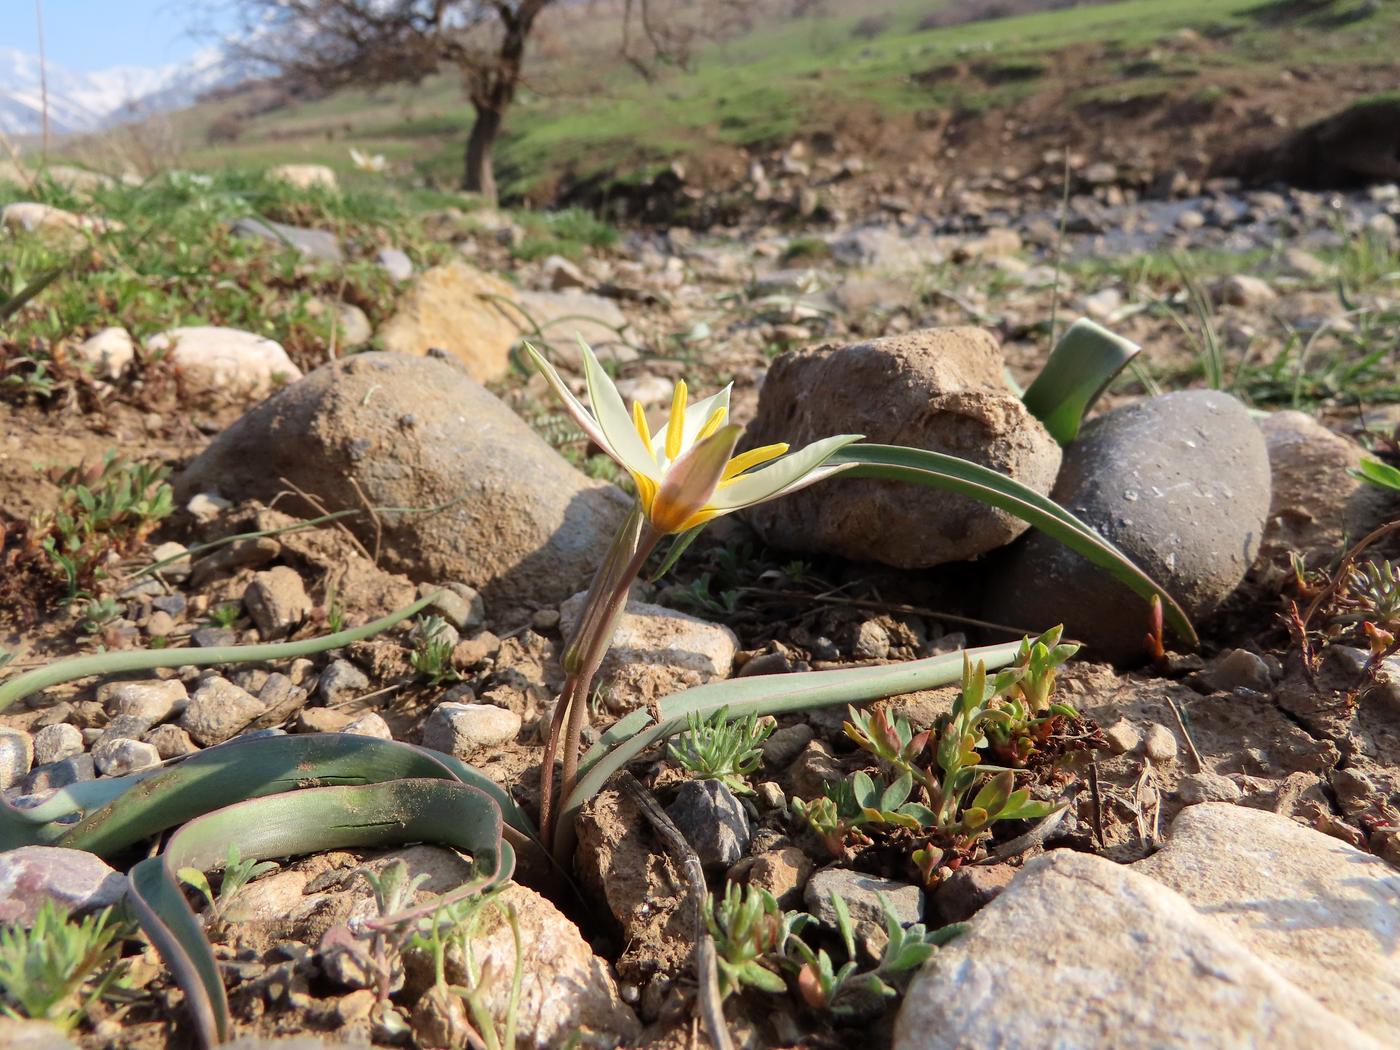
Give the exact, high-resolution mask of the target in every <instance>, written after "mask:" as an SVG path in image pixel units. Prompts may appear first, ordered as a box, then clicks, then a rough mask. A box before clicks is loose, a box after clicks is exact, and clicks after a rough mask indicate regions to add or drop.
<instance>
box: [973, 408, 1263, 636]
mask: <svg viewBox="0 0 1400 1050" xmlns="http://www.w3.org/2000/svg"><path fill="white" fill-rule="evenodd" d="M1051 496H1052V498H1054V499H1055V500H1056V501H1057V502H1058V503H1059V504H1060V505H1061V506H1063V507H1065V508H1066V509H1068V510H1069V511H1070V512H1071V513H1073V514H1075V515H1076V516H1077V517H1079V518H1080V520H1082V521H1085V522H1087V523H1088V524H1090V525H1092V526H1093V527H1094V528H1096V529H1098V531H1099V532H1100V533H1102V534H1103V535H1104V536H1105V537H1106V538H1107V539H1108V540H1110V541H1111V542H1113V543H1114V544H1116V545H1117V546H1118V547H1119V549H1121V550H1122V551H1124V552H1125V553H1126V554H1127V555H1128V557H1130V558H1131V559H1133V561H1134V562H1136V563H1137V564H1138V565H1139V566H1141V567H1142V569H1143V570H1144V571H1145V572H1147V574H1148V575H1150V576H1152V577H1153V578H1154V579H1156V580H1157V582H1158V583H1160V584H1162V585H1163V586H1164V587H1166V589H1167V590H1168V591H1169V592H1170V593H1171V594H1172V595H1173V596H1174V597H1175V598H1176V600H1177V601H1178V602H1180V603H1181V605H1182V606H1183V607H1184V608H1185V610H1186V612H1187V614H1188V615H1190V616H1191V617H1193V618H1197V619H1198V618H1200V617H1202V616H1204V615H1206V614H1207V613H1209V612H1211V611H1212V610H1214V609H1215V608H1216V606H1218V605H1219V604H1220V602H1221V601H1223V600H1224V599H1225V598H1226V597H1227V596H1228V595H1229V594H1230V593H1231V592H1232V591H1233V590H1234V589H1235V588H1236V587H1237V586H1239V584H1240V581H1241V580H1243V579H1244V575H1245V572H1246V571H1247V570H1248V569H1249V566H1250V564H1251V563H1252V562H1253V560H1254V556H1255V553H1256V552H1257V551H1258V549H1259V541H1260V537H1261V536H1262V535H1263V532H1264V520H1265V515H1266V513H1267V511H1268V507H1269V462H1268V454H1267V452H1266V450H1265V447H1264V440H1263V438H1262V437H1261V436H1260V434H1259V430H1258V428H1257V427H1255V426H1254V423H1253V421H1252V420H1251V419H1250V417H1249V413H1248V412H1247V411H1246V410H1245V408H1244V406H1243V405H1241V404H1240V403H1239V402H1238V401H1236V400H1235V399H1234V398H1232V397H1230V396H1229V395H1228V394H1222V393H1218V392H1216V391H1212V390H1186V391H1181V392H1178V393H1173V394H1167V395H1165V396H1163V397H1157V398H1151V399H1149V400H1146V401H1141V402H1138V403H1136V404H1132V405H1128V406H1126V407H1124V408H1120V409H1117V410H1116V411H1114V412H1111V413H1109V414H1108V415H1106V416H1102V417H1100V418H1099V419H1096V420H1094V421H1093V422H1092V423H1090V424H1089V426H1087V427H1086V428H1085V429H1084V431H1083V432H1082V434H1081V436H1080V438H1079V440H1077V441H1076V442H1074V444H1073V445H1071V446H1070V447H1069V448H1068V449H1067V450H1066V452H1065V462H1064V466H1063V467H1062V468H1061V470H1060V476H1059V479H1058V481H1057V482H1056V483H1055V489H1054V491H1053V492H1052V493H1051ZM985 591H986V594H987V595H988V596H989V599H990V600H989V602H988V606H987V609H986V613H985V615H986V617H987V618H988V619H990V620H993V621H995V622H998V623H1014V624H1016V625H1017V626H1018V627H1025V628H1028V629H1033V630H1043V629H1045V628H1047V627H1051V626H1053V625H1055V624H1057V623H1063V624H1064V625H1065V634H1066V636H1067V637H1071V638H1078V639H1082V640H1083V641H1085V642H1086V643H1088V646H1089V648H1088V649H1087V650H1086V654H1092V656H1093V657H1095V658H1097V659H1108V660H1114V661H1120V662H1130V661H1133V660H1142V659H1144V658H1145V656H1146V650H1145V647H1144V644H1143V639H1144V638H1145V636H1146V635H1147V634H1148V631H1149V629H1150V626H1151V614H1150V611H1149V608H1148V605H1147V603H1146V602H1145V601H1143V600H1142V599H1141V598H1139V597H1138V596H1137V595H1135V594H1134V593H1133V592H1132V591H1130V590H1128V588H1127V587H1125V586H1124V585H1123V584H1121V583H1119V582H1117V581H1116V580H1114V579H1113V578H1112V577H1111V576H1109V575H1108V574H1107V573H1105V572H1103V571H1101V570H1099V569H1097V568H1095V567H1094V566H1093V565H1092V564H1090V563H1089V561H1087V560H1086V559H1085V558H1083V557H1081V556H1080V555H1078V554H1075V553H1074V552H1073V551H1071V550H1069V548H1067V547H1065V546H1063V545H1062V544H1060V543H1058V542H1057V541H1055V540H1053V539H1051V538H1050V537H1048V536H1045V535H1043V534H1041V533H1035V534H1032V535H1030V536H1028V537H1027V538H1026V539H1025V540H1023V541H1022V542H1021V543H1019V544H1017V546H1016V547H1015V549H1014V550H1013V551H1011V552H1008V556H1007V557H1005V558H1004V559H1001V560H1000V564H999V565H998V566H997V568H996V569H995V571H994V572H992V573H991V574H990V579H989V580H988V581H987V586H986V588H985Z"/></svg>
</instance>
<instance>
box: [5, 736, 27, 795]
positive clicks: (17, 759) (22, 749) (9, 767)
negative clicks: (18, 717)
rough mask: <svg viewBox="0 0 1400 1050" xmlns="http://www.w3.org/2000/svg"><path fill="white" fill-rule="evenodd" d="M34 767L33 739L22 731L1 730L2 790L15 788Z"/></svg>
mask: <svg viewBox="0 0 1400 1050" xmlns="http://www.w3.org/2000/svg"><path fill="white" fill-rule="evenodd" d="M33 765H34V740H33V738H31V737H30V735H29V734H28V733H26V732H25V731H24V730H22V729H6V728H0V790H3V789H5V788H8V787H13V786H14V785H15V784H16V783H17V782H18V781H19V780H20V779H21V778H22V777H23V776H25V774H27V773H28V772H29V770H30V767H31V766H33Z"/></svg>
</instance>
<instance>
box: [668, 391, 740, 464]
mask: <svg viewBox="0 0 1400 1050" xmlns="http://www.w3.org/2000/svg"><path fill="white" fill-rule="evenodd" d="M733 387H734V384H733V383H730V384H729V386H727V387H725V388H724V389H723V390H721V391H720V392H719V393H717V394H711V395H710V396H709V397H707V398H702V399H701V400H699V401H696V402H695V403H694V404H691V405H688V406H686V410H685V436H684V437H683V438H682V439H681V447H682V448H689V447H690V446H691V445H693V444H695V442H696V441H697V440H698V439H699V437H700V428H701V427H703V426H704V425H705V424H706V423H708V422H709V420H710V417H711V416H712V415H714V414H715V410H716V409H719V408H722V409H724V410H725V413H726V414H728V412H729V392H730V390H732V389H733Z"/></svg>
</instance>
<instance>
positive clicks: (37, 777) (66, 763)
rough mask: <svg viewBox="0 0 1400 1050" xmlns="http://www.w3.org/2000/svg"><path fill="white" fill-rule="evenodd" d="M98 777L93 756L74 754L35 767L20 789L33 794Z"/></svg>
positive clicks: (22, 782) (27, 793)
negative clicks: (70, 756)
mask: <svg viewBox="0 0 1400 1050" xmlns="http://www.w3.org/2000/svg"><path fill="white" fill-rule="evenodd" d="M96 778H97V767H96V766H95V765H94V764H93V761H92V756H91V755H74V756H73V757H72V758H65V759H62V760H60V761H58V762H50V763H49V764H48V765H45V766H39V767H37V768H35V769H34V770H32V771H31V772H30V774H29V775H28V776H27V777H25V778H24V779H23V780H22V781H20V790H21V793H22V794H26V795H32V794H35V793H37V792H41V791H56V790H57V789H59V788H65V787H67V786H68V785H69V784H77V783H79V782H80V781H84V780H95V779H96Z"/></svg>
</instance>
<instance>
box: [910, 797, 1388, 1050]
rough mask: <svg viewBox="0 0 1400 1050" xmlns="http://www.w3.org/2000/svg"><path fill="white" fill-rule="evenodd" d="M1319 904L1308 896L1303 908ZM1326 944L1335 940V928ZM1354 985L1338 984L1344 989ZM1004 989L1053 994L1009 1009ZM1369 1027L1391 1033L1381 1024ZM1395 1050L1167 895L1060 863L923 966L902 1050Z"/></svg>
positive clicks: (1043, 862)
mask: <svg viewBox="0 0 1400 1050" xmlns="http://www.w3.org/2000/svg"><path fill="white" fill-rule="evenodd" d="M1207 808H1211V807H1205V806H1195V807H1192V808H1191V809H1188V810H1186V811H1185V813H1187V814H1190V813H1195V812H1198V811H1200V810H1202V809H1207ZM1338 845H1339V846H1340V845H1341V844H1340V843H1338ZM1211 857H1212V859H1211V861H1210V865H1211V866H1210V867H1205V868H1203V867H1202V866H1201V862H1199V861H1198V862H1197V865H1196V866H1195V869H1194V874H1193V878H1195V879H1198V880H1201V879H1202V875H1203V872H1209V871H1210V870H1211V868H1213V866H1214V865H1215V864H1216V863H1217V862H1218V861H1219V860H1220V859H1221V858H1220V857H1219V855H1218V854H1211ZM1378 863H1380V862H1378ZM1312 899H1313V895H1312V894H1311V893H1308V894H1307V895H1306V896H1304V897H1303V898H1302V899H1300V900H1299V901H1298V902H1297V903H1298V904H1300V905H1303V906H1304V907H1306V906H1308V903H1309V902H1311V901H1312ZM1250 903H1251V902H1250V901H1249V900H1248V899H1242V898H1235V899H1234V900H1232V901H1231V902H1229V905H1227V907H1237V908H1241V914H1243V915H1245V916H1248V915H1250V914H1252V910H1251V909H1250ZM1378 906H1379V905H1378ZM1317 934H1318V935H1319V936H1321V937H1331V936H1335V932H1334V931H1333V930H1331V929H1318V930H1317ZM1294 964H1296V960H1291V961H1290V968H1289V970H1288V971H1287V972H1288V973H1293V972H1295V971H1294V969H1293V965H1294ZM1347 976H1348V975H1347V973H1346V971H1344V970H1343V971H1339V972H1337V974H1336V979H1338V980H1343V981H1345V980H1346V979H1347ZM1305 987H1307V988H1308V989H1309V990H1311V988H1312V985H1311V984H1308V985H1306V986H1305ZM1008 988H1042V989H1053V993H1052V994H1045V995H1036V996H1029V997H1027V998H1025V999H1024V1000H1023V1001H1021V1002H1019V1003H1018V1005H1017V1008H1016V1009H1014V1010H1007V1009H1003V1006H1004V1003H1005V995H1006V989H1008ZM1374 1016H1375V1017H1376V1019H1377V1023H1384V1019H1385V1017H1386V1014H1385V1013H1384V1012H1381V1011H1377V1013H1376V1014H1375V1015H1374ZM1389 1042H1391V1039H1390V1038H1389V1037H1387V1038H1386V1040H1385V1042H1384V1043H1383V1042H1382V1041H1379V1040H1376V1039H1373V1038H1371V1037H1370V1036H1369V1035H1366V1034H1365V1033H1363V1032H1362V1031H1361V1030H1360V1029H1359V1028H1358V1027H1357V1026H1356V1025H1354V1024H1352V1023H1351V1022H1350V1021H1348V1020H1346V1019H1345V1018H1343V1017H1342V1016H1339V1015H1338V1014H1337V1013H1335V1012H1333V1011H1332V1010H1330V1009H1328V1008H1327V1007H1326V1006H1325V1005H1323V1004H1322V1003H1320V1002H1318V1001H1317V999H1315V998H1313V997H1312V996H1311V995H1309V994H1308V991H1305V990H1303V988H1300V987H1299V986H1298V985H1295V984H1293V983H1291V982H1290V981H1289V980H1288V979H1287V978H1286V977H1285V976H1283V975H1282V974H1281V973H1280V972H1279V971H1278V970H1277V969H1275V968H1274V966H1273V965H1271V964H1270V963H1269V962H1267V961H1265V960H1264V959H1261V958H1260V957H1259V956H1257V955H1255V954H1254V953H1253V952H1251V950H1250V949H1249V947H1247V946H1246V944H1245V943H1242V941H1241V940H1240V939H1239V938H1238V937H1237V936H1236V935H1235V934H1234V933H1232V932H1231V931H1230V930H1228V929H1226V928H1225V927H1224V926H1223V925H1222V924H1221V923H1220V922H1218V921H1216V920H1215V918H1214V917H1211V916H1207V915H1206V914H1203V913H1201V912H1199V911H1197V910H1196V909H1195V908H1193V907H1192V906H1191V904H1190V903H1189V902H1188V901H1187V900H1186V899H1185V898H1183V897H1182V896H1180V895H1179V894H1177V893H1175V892H1173V891H1172V890H1170V889H1168V888H1167V887H1165V886H1163V885H1162V884H1161V883H1159V882H1157V881H1154V879H1152V878H1148V877H1147V876H1146V875H1143V874H1139V873H1138V872H1136V871H1133V870H1130V869H1128V868H1126V867H1122V866H1119V865H1117V864H1114V863H1113V862H1112V861H1108V860H1104V859H1102V858H1099V857H1095V856H1092V855H1089V854H1085V853H1075V852H1072V851H1070V850H1054V851H1052V852H1050V853H1048V854H1046V855H1045V856H1042V857H1037V858H1035V859H1033V860H1031V861H1029V862H1027V864H1026V865H1025V867H1024V868H1023V869H1022V870H1021V873H1020V874H1019V875H1018V876H1017V877H1016V878H1015V879H1014V880H1012V882H1011V884H1010V885H1009V886H1008V887H1007V888H1006V889H1005V890H1003V891H1002V893H1001V894H1000V895H999V896H998V897H997V898H996V900H994V901H992V902H991V903H990V904H988V905H987V906H986V907H985V908H983V909H982V910H981V911H979V912H978V913H977V915H976V916H974V918H973V919H972V925H971V929H970V930H969V931H968V932H967V933H965V934H963V935H962V936H961V937H958V938H956V939H955V940H953V941H952V942H950V943H949V944H947V945H945V946H944V947H942V948H940V949H939V950H938V951H937V952H935V953H934V955H933V957H932V958H931V959H930V960H929V961H928V963H926V964H925V966H924V968H923V970H922V971H921V972H920V973H919V975H918V976H917V977H916V978H915V979H914V981H913V983H912V984H911V985H910V986H909V990H908V992H907V993H906V994H905V997H904V1003H903V1005H902V1006H901V1008H900V1011H899V1015H898V1018H897V1019H896V1022H895V1035H894V1044H893V1050H954V1048H957V1050H968V1048H977V1050H981V1048H988V1050H990V1048H992V1047H1073V1048H1074V1050H1160V1048H1162V1047H1247V1046H1268V1047H1273V1048H1280V1050H1311V1048H1314V1047H1318V1046H1336V1045H1341V1046H1347V1047H1364V1048H1366V1050H1379V1048H1380V1047H1381V1046H1382V1045H1387V1044H1388V1043H1389Z"/></svg>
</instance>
